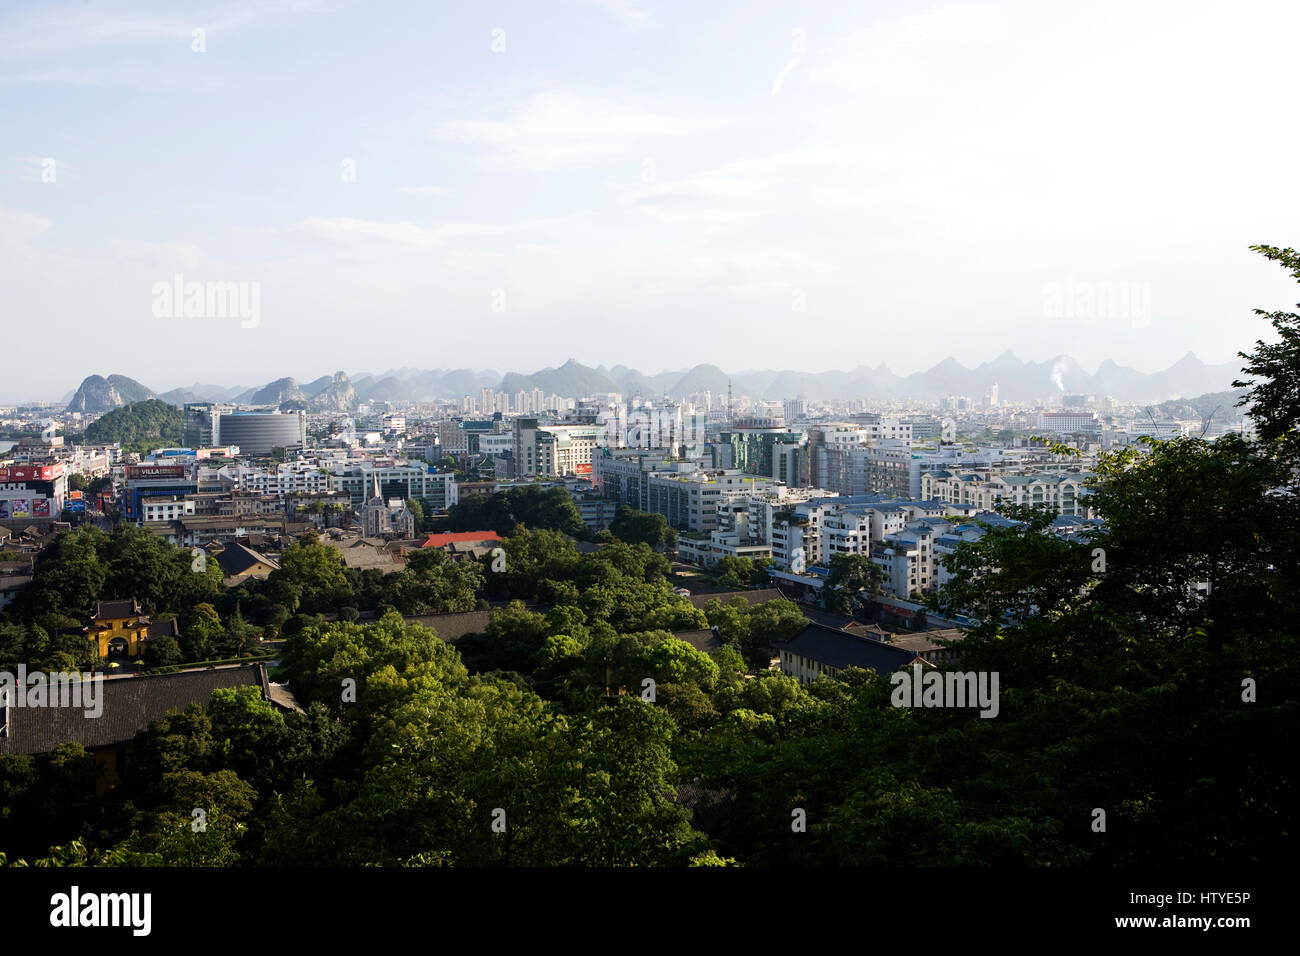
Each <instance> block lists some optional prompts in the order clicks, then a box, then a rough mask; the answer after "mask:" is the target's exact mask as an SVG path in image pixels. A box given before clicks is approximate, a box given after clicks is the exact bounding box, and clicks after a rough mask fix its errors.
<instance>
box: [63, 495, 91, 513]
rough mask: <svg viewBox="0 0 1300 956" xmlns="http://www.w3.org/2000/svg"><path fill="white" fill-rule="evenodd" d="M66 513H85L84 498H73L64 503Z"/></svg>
mask: <svg viewBox="0 0 1300 956" xmlns="http://www.w3.org/2000/svg"><path fill="white" fill-rule="evenodd" d="M63 510H64V511H85V510H86V502H85V500H84V499H82V498H72V499H69V500H68V501H65V502H64V503H63Z"/></svg>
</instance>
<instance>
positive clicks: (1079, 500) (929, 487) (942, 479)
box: [921, 471, 1093, 518]
mask: <svg viewBox="0 0 1300 956" xmlns="http://www.w3.org/2000/svg"><path fill="white" fill-rule="evenodd" d="M1092 477H1093V476H1092V475H1090V474H1086V473H1071V474H1065V475H1052V474H1007V473H997V472H983V473H980V472H967V473H959V474H954V473H950V472H946V471H940V472H934V473H931V474H926V475H923V476H922V478H921V494H922V497H923V498H926V499H932V500H935V501H943V502H947V503H949V504H953V505H961V506H963V507H965V508H974V509H975V510H977V511H998V510H999V509H1000V508H1001V507H1002V506H1003V505H1004V504H1016V505H1027V506H1030V507H1040V506H1045V507H1049V508H1051V509H1053V510H1054V511H1056V512H1057V513H1058V514H1064V515H1071V516H1075V517H1080V518H1086V517H1090V516H1091V512H1090V510H1089V508H1088V496H1089V494H1090V492H1089V491H1088V489H1087V488H1086V487H1085V485H1086V482H1087V481H1089V480H1090V479H1091V478H1092Z"/></svg>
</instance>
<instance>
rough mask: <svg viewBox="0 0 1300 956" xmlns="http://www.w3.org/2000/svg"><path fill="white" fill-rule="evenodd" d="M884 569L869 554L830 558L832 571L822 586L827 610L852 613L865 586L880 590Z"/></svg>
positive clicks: (871, 590)
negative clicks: (859, 593)
mask: <svg viewBox="0 0 1300 956" xmlns="http://www.w3.org/2000/svg"><path fill="white" fill-rule="evenodd" d="M884 580H885V573H884V571H883V570H882V569H881V568H880V567H879V566H878V565H877V564H876V563H875V562H874V561H872V560H871V556H870V555H866V554H835V555H832V556H831V560H830V574H828V575H826V582H825V584H824V585H823V586H822V600H823V602H824V603H825V605H826V608H827V610H831V611H839V612H840V613H841V614H848V613H851V612H852V610H853V607H854V605H855V603H856V601H857V597H858V592H859V591H862V590H867V591H870V592H871V593H873V594H879V593H880V591H881V588H882V585H883V584H884Z"/></svg>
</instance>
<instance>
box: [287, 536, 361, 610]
mask: <svg viewBox="0 0 1300 956" xmlns="http://www.w3.org/2000/svg"><path fill="white" fill-rule="evenodd" d="M267 588H268V590H269V592H270V594H271V595H272V597H273V599H274V600H275V601H277V602H278V603H280V604H283V605H284V606H285V607H286V608H289V609H290V610H291V611H297V610H298V609H299V608H302V609H304V610H307V611H327V610H334V609H335V608H337V607H340V606H342V605H344V604H348V603H350V601H351V595H352V588H351V585H350V584H349V582H348V576H347V573H346V571H345V569H344V565H343V557H342V555H340V554H339V552H338V550H337V549H336V548H331V547H330V546H329V545H327V544H321V542H320V539H319V538H317V537H316V536H315V535H314V534H309V535H307V536H306V537H304V538H302V539H301V540H300V541H297V542H295V543H294V544H291V545H290V546H289V547H287V548H285V549H284V551H283V552H282V553H281V555H280V567H279V568H277V569H276V570H274V571H272V572H271V573H270V575H269V576H268V577H267Z"/></svg>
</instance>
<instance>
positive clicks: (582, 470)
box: [574, 463, 591, 475]
mask: <svg viewBox="0 0 1300 956" xmlns="http://www.w3.org/2000/svg"><path fill="white" fill-rule="evenodd" d="M574 471H576V472H577V473H578V474H580V475H590V474H591V464H590V463H587V464H578V465H576V466H574Z"/></svg>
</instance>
